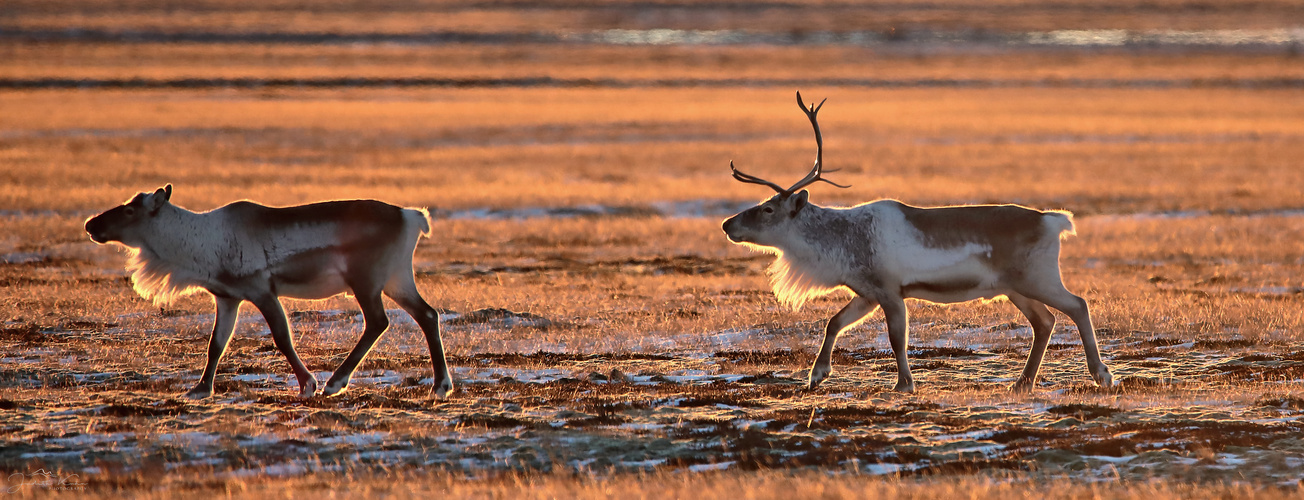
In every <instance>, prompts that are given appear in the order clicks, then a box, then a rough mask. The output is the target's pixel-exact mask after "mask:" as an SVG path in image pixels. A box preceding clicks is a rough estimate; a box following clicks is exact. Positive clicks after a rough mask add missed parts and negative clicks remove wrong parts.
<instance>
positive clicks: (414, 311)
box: [385, 275, 453, 399]
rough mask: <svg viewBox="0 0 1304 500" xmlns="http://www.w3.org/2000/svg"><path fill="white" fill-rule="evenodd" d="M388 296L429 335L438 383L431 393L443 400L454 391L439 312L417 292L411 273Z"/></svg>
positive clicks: (390, 288)
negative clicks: (441, 334) (440, 329)
mask: <svg viewBox="0 0 1304 500" xmlns="http://www.w3.org/2000/svg"><path fill="white" fill-rule="evenodd" d="M385 295H388V296H389V298H391V299H394V302H397V303H398V305H399V307H402V308H403V310H404V311H407V313H408V314H410V315H412V319H414V320H416V322H417V325H419V326H420V327H421V332H422V333H424V334H425V336H426V345H427V346H428V347H429V348H430V363H431V365H433V366H432V367H433V368H434V372H435V378H434V386H433V387H431V388H430V395H431V396H433V397H436V398H439V399H443V398H444V397H446V396H448V394H449V393H450V392H453V377H452V376H451V375H449V373H448V361H447V360H446V359H445V358H444V343H443V340H442V339H441V338H440V335H439V313H438V312H436V311H435V308H433V307H430V304H429V303H427V302H426V300H425V299H423V298H421V292H419V291H417V285H416V282H414V281H412V277H411V276H410V275H408V276H406V279H404V278H397V279H394V280H392V281H390V283H389V284H388V285H386V287H385Z"/></svg>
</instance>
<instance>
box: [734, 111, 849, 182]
mask: <svg viewBox="0 0 1304 500" xmlns="http://www.w3.org/2000/svg"><path fill="white" fill-rule="evenodd" d="M827 100H828V99H824V101H827ZM824 101H820V103H819V105H818V106H815V105H812V106H811V107H809V108H807V107H806V103H805V102H803V101H802V100H801V92H800V91H799V92H797V106H798V107H800V108H801V112H802V113H806V118H809V119H810V124H811V126H812V127H814V128H815V166H814V167H811V170H810V172H809V173H807V174H806V177H803V178H802V179H801V180H799V181H797V183H796V184H793V185H792V187H790V188H788V189H783V188H782V187H780V186H779V185H778V184H775V183H773V182H770V181H767V180H765V179H762V178H760V177H757V176H755V175H751V174H746V173H743V172H742V171H739V170H738V168H737V167H735V166H734V164H733V161H732V160H730V161H729V169H730V170H733V178H734V179H738V180H739V181H740V182H746V183H748V184H760V185H762V186H769V187H770V189H773V190H774V191H775V192H778V193H779V194H780V195H783V197H784V198H787V197H788V196H791V195H792V193H795V192H797V190H798V189H801V188H804V187H806V186H809V185H811V184H814V183H815V182H818V181H824V182H827V183H829V184H832V185H834V186H837V187H840V188H848V187H851V186H843V185H841V184H838V183H836V182H833V181H831V180H828V179H825V178H823V177H820V174H822V173H824V172H826V170H824V138H823V136H821V135H820V124H819V122H818V121H816V119H815V115H816V114H817V113H819V112H820V108H823V107H824ZM827 172H837V169H834V170H827Z"/></svg>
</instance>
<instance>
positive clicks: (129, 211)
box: [122, 207, 136, 217]
mask: <svg viewBox="0 0 1304 500" xmlns="http://www.w3.org/2000/svg"><path fill="white" fill-rule="evenodd" d="M122 213H123V215H126V216H127V217H134V216H135V215H136V209H135V207H127V209H126V210H123V211H122Z"/></svg>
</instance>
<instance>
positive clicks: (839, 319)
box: [807, 296, 878, 390]
mask: <svg viewBox="0 0 1304 500" xmlns="http://www.w3.org/2000/svg"><path fill="white" fill-rule="evenodd" d="M876 309H878V303H877V302H875V301H873V300H870V299H866V298H864V297H861V296H856V297H855V298H853V299H851V302H848V303H847V305H845V306H843V307H842V310H841V311H838V313H837V314H834V315H833V317H832V318H829V322H828V324H827V325H825V327H824V343H823V344H821V345H820V353H819V355H818V356H816V357H815V364H814V365H813V366H811V368H810V383H809V385H807V388H808V389H810V390H814V389H815V388H816V387H819V385H820V382H823V381H824V379H825V378H826V377H828V376H829V374H831V373H833V346H834V344H836V343H837V342H838V335H841V334H842V331H843V330H846V329H847V328H850V327H851V326H852V325H855V324H856V323H859V322H860V321H861V320H863V319H865V316H869V315H870V314H872V313H873V312H874V310H876Z"/></svg>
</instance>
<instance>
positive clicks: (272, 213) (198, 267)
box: [86, 184, 453, 398]
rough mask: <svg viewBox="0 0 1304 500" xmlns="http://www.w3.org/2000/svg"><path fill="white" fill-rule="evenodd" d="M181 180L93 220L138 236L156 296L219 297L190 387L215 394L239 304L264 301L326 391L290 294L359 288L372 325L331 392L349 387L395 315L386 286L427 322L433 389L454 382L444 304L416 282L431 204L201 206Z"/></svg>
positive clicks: (302, 376)
mask: <svg viewBox="0 0 1304 500" xmlns="http://www.w3.org/2000/svg"><path fill="white" fill-rule="evenodd" d="M171 198H172V185H171V184H168V185H167V186H165V187H163V188H159V189H158V190H157V191H154V192H153V193H139V194H137V195H136V196H135V197H133V198H132V199H131V200H130V201H128V202H127V203H126V204H123V205H121V206H118V207H115V208H113V209H110V210H108V211H106V212H104V213H102V214H99V215H96V216H95V217H92V218H91V219H90V220H88V221H86V232H87V233H88V234H90V237H91V240H94V241H95V242H96V243H101V244H103V243H118V244H121V245H123V246H125V247H127V249H128V251H129V253H130V257H129V259H128V261H127V270H128V271H130V272H131V273H132V276H131V277H132V281H133V283H134V287H135V290H136V292H137V293H139V294H140V295H141V296H142V297H145V298H146V299H151V300H153V301H154V302H155V303H167V302H170V301H171V300H173V299H175V298H176V297H179V296H182V295H186V294H189V293H194V292H197V291H200V290H203V291H207V292H209V293H210V294H212V295H213V301H214V302H215V303H216V306H217V314H216V318H215V319H214V321H213V333H212V337H211V338H210V339H209V344H208V364H207V365H206V366H205V367H204V374H203V376H202V377H201V378H200V380H199V384H198V385H196V386H195V388H194V389H191V390H190V392H188V393H186V396H187V397H191V398H206V397H209V396H211V395H212V394H213V379H214V377H215V376H216V373H217V364H218V361H219V360H221V359H222V354H223V353H225V352H226V346H227V343H228V342H230V340H231V334H232V332H233V331H234V328H235V323H236V317H237V313H238V312H239V309H240V304H242V303H243V302H244V301H249V302H251V303H253V305H254V307H257V308H258V311H259V312H261V313H262V315H263V318H264V319H266V320H267V326H268V328H269V329H270V330H271V334H272V340H273V342H275V344H276V347H277V349H279V350H280V351H281V353H282V354H284V355H285V358H286V359H287V360H288V361H289V362H290V367H291V368H292V369H293V370H294V375H295V377H297V378H298V380H299V395H300V396H302V397H311V396H313V395H314V394H316V392H317V379H316V377H314V376H313V374H312V372H309V371H308V368H307V367H306V366H304V364H303V361H302V360H300V359H299V355H298V354H297V353H295V350H294V339H293V337H291V335H290V325H289V321H288V320H287V319H286V317H285V310H284V309H283V308H282V307H281V302H280V297H291V298H299V299H323V298H326V297H331V296H333V295H338V294H341V293H346V292H347V293H352V294H353V296H354V297H355V298H356V299H357V301H358V306H360V307H361V308H362V317H363V319H364V320H365V321H366V327H365V329H364V331H363V333H362V338H361V339H360V340H359V341H358V344H357V346H355V347H354V348H353V350H352V351H351V352H350V353H349V355H348V357H347V358H345V359H344V362H342V363H340V366H339V367H338V368H337V369H336V370H335V373H334V374H333V375H331V378H330V380H329V381H328V382H327V383H326V387H325V388H324V389H323V390H322V393H323V394H325V395H327V396H330V395H334V394H338V393H340V392H343V391H344V390H345V389H346V388H348V385H349V380H350V378H351V377H352V376H353V372H354V371H355V370H357V368H358V365H359V364H361V363H362V360H363V358H365V357H366V356H367V353H368V352H370V351H371V348H372V346H374V345H375V344H376V341H377V340H379V339H380V336H381V334H383V333H384V332H385V329H386V328H388V326H389V319H388V318H386V317H385V305H384V302H383V301H382V300H381V294H382V293H383V294H384V295H386V296H388V297H389V298H391V299H394V301H395V302H397V303H398V305H399V306H400V307H402V308H403V310H405V311H407V313H408V314H410V315H412V318H413V319H415V320H416V322H417V324H418V325H419V326H420V327H421V331H422V332H424V333H425V336H426V343H427V344H428V345H429V347H430V359H431V363H432V364H433V365H434V370H435V378H434V386H433V387H432V389H431V393H432V394H433V395H434V396H437V397H441V398H442V397H444V396H446V395H447V394H448V393H449V392H451V391H452V390H453V379H452V378H451V377H450V376H449V373H448V365H447V363H446V362H445V360H444V348H443V344H442V342H441V340H440V337H439V315H438V313H436V312H435V310H434V309H433V308H431V307H430V305H429V304H427V303H426V301H425V299H423V298H422V297H421V294H420V293H419V292H418V291H417V287H416V282H415V281H414V279H413V275H412V253H413V252H414V251H415V250H416V246H417V241H418V240H419V239H420V238H421V237H423V236H429V235H430V220H429V215H428V214H427V213H426V211H425V210H424V209H413V208H401V207H396V206H394V205H389V204H386V203H382V202H379V201H374V200H342V201H328V202H323V203H313V204H309V205H300V206H294V207H284V208H272V207H265V206H262V205H259V204H256V203H251V202H248V201H237V202H235V203H231V204H229V205H226V206H223V207H220V208H217V209H215V210H212V211H210V212H203V213H195V212H191V211H189V210H186V209H184V208H181V207H178V206H176V205H173V204H172V203H171V202H170V200H171Z"/></svg>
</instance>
